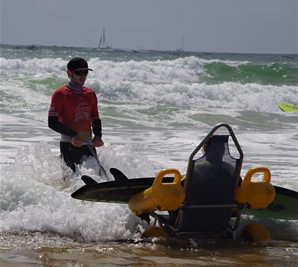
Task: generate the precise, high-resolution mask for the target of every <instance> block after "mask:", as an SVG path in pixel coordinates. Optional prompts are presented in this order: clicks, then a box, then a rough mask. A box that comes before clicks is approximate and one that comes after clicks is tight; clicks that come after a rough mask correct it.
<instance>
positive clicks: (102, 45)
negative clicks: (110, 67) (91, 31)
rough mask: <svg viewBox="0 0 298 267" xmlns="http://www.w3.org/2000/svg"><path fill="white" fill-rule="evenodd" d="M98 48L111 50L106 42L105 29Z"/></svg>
mask: <svg viewBox="0 0 298 267" xmlns="http://www.w3.org/2000/svg"><path fill="white" fill-rule="evenodd" d="M98 48H100V49H106V48H110V46H109V45H108V43H107V42H106V34H105V28H103V30H102V34H101V36H100V39H99V43H98Z"/></svg>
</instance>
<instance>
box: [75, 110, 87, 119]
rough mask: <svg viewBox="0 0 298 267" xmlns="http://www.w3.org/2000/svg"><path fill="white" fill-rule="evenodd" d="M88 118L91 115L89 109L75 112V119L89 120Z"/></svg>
mask: <svg viewBox="0 0 298 267" xmlns="http://www.w3.org/2000/svg"><path fill="white" fill-rule="evenodd" d="M88 118H89V117H88V112H87V111H78V112H76V114H75V121H87V120H88Z"/></svg>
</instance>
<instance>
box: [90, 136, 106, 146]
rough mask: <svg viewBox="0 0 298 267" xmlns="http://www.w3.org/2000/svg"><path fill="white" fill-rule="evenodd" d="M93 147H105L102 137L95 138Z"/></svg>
mask: <svg viewBox="0 0 298 267" xmlns="http://www.w3.org/2000/svg"><path fill="white" fill-rule="evenodd" d="M92 145H93V146H94V147H100V146H103V145H104V142H103V141H102V139H101V137H99V136H94V138H93V139H92Z"/></svg>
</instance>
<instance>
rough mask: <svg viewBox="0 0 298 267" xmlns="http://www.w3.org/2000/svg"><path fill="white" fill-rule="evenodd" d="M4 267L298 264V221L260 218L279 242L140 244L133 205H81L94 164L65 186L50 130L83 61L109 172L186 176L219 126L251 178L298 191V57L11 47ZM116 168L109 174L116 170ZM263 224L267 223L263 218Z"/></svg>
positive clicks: (1, 177)
mask: <svg viewBox="0 0 298 267" xmlns="http://www.w3.org/2000/svg"><path fill="white" fill-rule="evenodd" d="M0 52H1V69H0V77H1V78H0V104H1V115H0V119H1V139H0V145H1V153H0V265H1V266H3V267H6V266H7V267H12V266H14V267H15V266H22V267H24V266H25V267H27V266H180V265H182V266H205V265H208V266H209V265H211V266H296V265H297V264H298V222H297V221H281V220H263V221H262V220H261V223H263V224H264V225H266V227H267V229H268V230H269V231H270V234H271V236H272V239H273V240H272V241H268V242H260V243H249V244H247V243H239V242H238V243H235V242H223V243H221V242H220V243H218V242H214V240H205V241H202V242H196V241H194V240H188V242H182V241H181V242H179V241H177V240H171V241H169V240H158V239H153V240H142V239H141V238H140V237H141V235H140V229H142V227H144V225H143V222H141V221H140V220H139V219H138V218H137V217H136V216H134V215H133V214H132V213H131V212H130V211H129V209H128V207H127V205H123V204H122V205H121V204H107V203H92V202H86V201H80V200H76V199H73V198H71V193H72V192H74V191H75V190H77V189H78V188H80V187H81V186H82V185H83V182H82V181H81V179H80V177H81V176H82V175H83V174H86V175H89V176H91V177H93V178H94V179H95V180H96V181H98V182H103V181H107V180H112V179H113V178H112V176H111V175H109V176H108V177H100V176H98V167H97V165H96V162H95V160H94V159H92V158H91V159H87V160H86V161H85V162H84V163H83V164H82V165H81V166H79V169H78V171H77V173H76V174H75V175H74V177H73V178H72V179H70V180H68V181H67V182H63V181H62V180H61V177H62V174H61V161H60V158H59V138H60V137H59V134H57V133H55V132H54V131H52V130H51V129H49V128H48V126H47V114H48V108H49V104H50V99H51V95H52V93H53V92H54V90H55V89H56V88H58V87H60V86H62V85H64V84H65V83H67V82H68V79H67V75H66V64H67V62H68V61H69V60H70V59H71V58H72V57H75V56H80V57H84V58H85V59H86V60H87V61H88V63H89V66H90V68H92V69H93V70H94V71H93V72H90V74H89V75H88V79H87V82H86V86H89V87H91V88H92V89H93V90H94V91H95V92H96V94H97V96H98V100H99V110H100V116H101V119H102V123H103V140H104V142H105V146H104V147H102V148H98V149H97V152H98V155H99V158H100V161H101V163H102V165H103V167H104V168H105V170H109V169H110V168H112V167H114V168H118V169H119V170H121V171H122V172H124V173H125V174H126V175H127V176H128V177H129V178H137V177H138V178H139V177H153V176H155V174H156V173H157V172H158V171H159V170H161V169H163V168H177V169H179V170H180V172H181V173H184V172H185V171H186V167H187V162H188V157H189V155H190V154H191V152H192V151H193V150H194V149H195V148H196V146H197V145H198V144H199V142H200V141H201V140H202V139H203V138H204V137H205V136H206V135H207V134H208V133H209V131H210V130H211V129H212V128H213V127H214V126H215V125H217V124H218V123H227V124H229V125H230V126H231V127H232V128H233V130H234V132H235V134H236V136H237V138H238V141H239V143H240V145H241V147H242V149H243V152H244V162H243V168H242V172H241V174H242V175H244V174H245V173H246V171H247V170H248V169H249V168H251V167H255V166H266V167H268V168H269V169H270V171H271V174H272V178H271V179H272V180H271V181H272V183H273V184H274V185H278V186H282V187H285V188H288V189H291V190H295V191H297V190H298V164H297V158H298V113H294V112H293V113H291V112H283V111H281V110H280V109H279V107H278V104H279V103H281V102H286V103H291V104H293V105H295V106H298V55H269V54H268V55H264V54H218V53H197V52H181V51H180V52H177V51H122V50H112V49H111V50H98V49H91V48H88V49H87V48H68V47H43V46H9V45H1V46H0ZM108 173H109V172H108ZM259 220H260V219H259Z"/></svg>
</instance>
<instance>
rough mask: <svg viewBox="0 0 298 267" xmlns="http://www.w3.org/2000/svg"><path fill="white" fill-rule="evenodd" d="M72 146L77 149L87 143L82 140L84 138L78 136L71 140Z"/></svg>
mask: <svg viewBox="0 0 298 267" xmlns="http://www.w3.org/2000/svg"><path fill="white" fill-rule="evenodd" d="M71 144H72V145H73V146H76V147H81V146H83V145H85V142H84V141H83V140H82V138H81V137H80V136H79V135H78V134H77V135H76V136H75V137H73V138H72V139H71Z"/></svg>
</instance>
